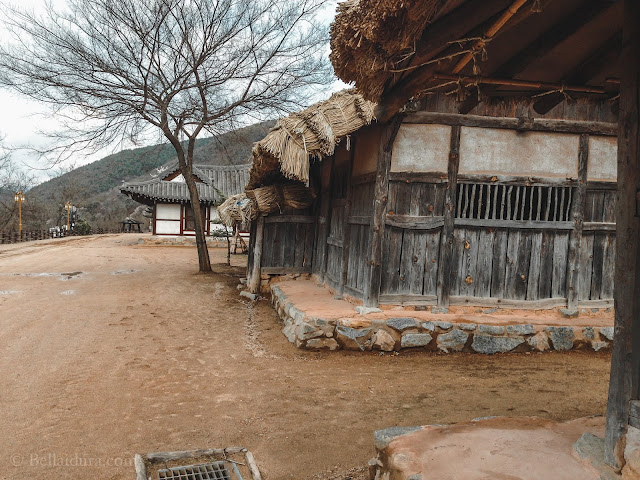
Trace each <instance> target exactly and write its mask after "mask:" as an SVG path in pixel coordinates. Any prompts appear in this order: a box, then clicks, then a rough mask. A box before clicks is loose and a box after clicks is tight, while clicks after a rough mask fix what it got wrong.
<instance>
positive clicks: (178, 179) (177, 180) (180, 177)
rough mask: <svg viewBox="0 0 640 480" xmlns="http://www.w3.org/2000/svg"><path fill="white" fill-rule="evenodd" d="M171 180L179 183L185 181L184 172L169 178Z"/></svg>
mask: <svg viewBox="0 0 640 480" xmlns="http://www.w3.org/2000/svg"><path fill="white" fill-rule="evenodd" d="M169 181H170V182H177V183H184V177H183V176H182V174H180V175H178V176H177V177H176V178H174V179H173V180H169Z"/></svg>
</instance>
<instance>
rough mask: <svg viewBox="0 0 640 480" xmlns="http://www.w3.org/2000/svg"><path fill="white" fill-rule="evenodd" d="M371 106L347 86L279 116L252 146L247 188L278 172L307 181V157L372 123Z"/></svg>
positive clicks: (322, 154)
mask: <svg viewBox="0 0 640 480" xmlns="http://www.w3.org/2000/svg"><path fill="white" fill-rule="evenodd" d="M374 108H375V104H374V103H372V102H370V101H368V100H365V99H364V98H363V97H362V96H361V95H360V94H359V93H356V91H355V90H354V89H350V90H342V91H340V92H337V93H334V94H333V95H332V96H331V97H330V98H329V99H328V100H325V101H323V102H319V103H316V104H315V105H312V106H311V107H309V108H307V109H305V110H302V111H301V112H297V113H293V114H291V115H289V116H288V117H285V118H282V119H280V120H278V122H277V123H276V125H275V127H273V128H272V129H271V131H270V132H269V133H268V134H267V136H266V137H265V138H264V139H262V140H261V141H259V142H257V143H256V144H255V145H254V147H253V166H252V167H251V172H250V178H249V184H248V186H247V189H254V188H258V187H261V186H264V185H267V184H269V183H271V182H270V178H272V177H273V175H274V173H278V172H281V173H282V175H284V176H285V177H286V178H289V179H291V180H297V181H300V182H302V183H304V184H308V183H309V164H310V159H312V158H314V159H318V160H320V159H322V158H324V157H326V156H330V155H333V152H334V150H335V148H336V145H337V144H338V143H339V141H340V139H341V138H342V137H344V136H346V135H349V134H350V133H353V132H355V131H356V130H358V129H360V128H361V127H363V126H365V125H368V124H370V123H371V121H372V120H373V118H374V116H373V111H374Z"/></svg>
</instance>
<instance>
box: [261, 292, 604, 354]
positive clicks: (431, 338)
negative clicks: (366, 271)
mask: <svg viewBox="0 0 640 480" xmlns="http://www.w3.org/2000/svg"><path fill="white" fill-rule="evenodd" d="M271 301H272V303H273V306H274V308H275V309H276V311H277V312H278V315H279V316H280V318H281V319H282V320H283V322H284V328H283V329H282V333H284V335H285V336H286V337H287V339H288V340H289V341H290V342H291V343H294V344H295V345H296V346H297V347H299V348H306V349H309V350H323V349H326V350H338V349H345V350H361V351H366V350H378V351H383V352H394V351H400V350H405V349H409V348H413V349H421V350H426V351H432V352H443V353H451V352H475V353H485V354H493V353H506V352H526V351H539V352H543V351H546V350H560V351H566V350H571V349H588V350H595V351H600V350H604V349H607V348H610V347H611V341H612V340H613V327H583V326H580V327H572V326H544V325H531V324H519V325H486V324H475V323H452V322H448V321H423V320H419V319H416V318H412V317H409V316H406V317H396V318H387V319H376V318H367V316H366V315H363V316H356V317H349V318H337V319H336V318H333V319H325V318H319V317H314V316H310V315H307V314H306V313H305V312H303V311H301V310H299V309H298V308H296V307H295V306H294V305H293V304H292V302H291V301H289V300H288V298H287V296H286V295H285V293H284V292H283V291H282V289H281V288H279V287H278V285H277V284H272V285H271ZM406 313H410V312H406Z"/></svg>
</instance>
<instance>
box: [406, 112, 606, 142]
mask: <svg viewBox="0 0 640 480" xmlns="http://www.w3.org/2000/svg"><path fill="white" fill-rule="evenodd" d="M404 123H417V124H441V125H460V126H463V127H483V128H503V129H508V130H518V131H520V132H525V131H531V132H555V133H587V134H591V135H604V136H609V137H614V136H616V135H617V134H618V126H617V124H615V123H607V122H585V121H578V120H555V119H547V118H507V117H485V116H482V115H460V114H457V113H438V112H415V113H411V114H409V115H407V116H406V118H405V120H404Z"/></svg>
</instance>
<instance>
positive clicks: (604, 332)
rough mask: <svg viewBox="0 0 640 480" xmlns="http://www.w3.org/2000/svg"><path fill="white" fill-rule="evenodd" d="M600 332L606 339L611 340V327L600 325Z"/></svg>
mask: <svg viewBox="0 0 640 480" xmlns="http://www.w3.org/2000/svg"><path fill="white" fill-rule="evenodd" d="M600 333H601V334H602V336H603V337H604V338H606V339H607V340H613V327H602V328H601V329H600Z"/></svg>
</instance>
